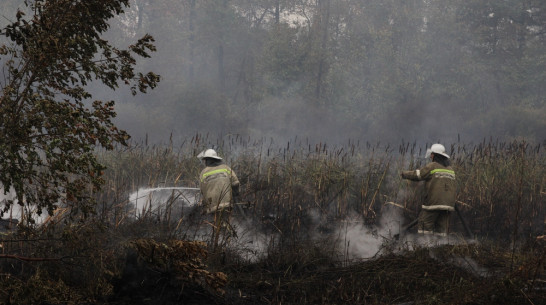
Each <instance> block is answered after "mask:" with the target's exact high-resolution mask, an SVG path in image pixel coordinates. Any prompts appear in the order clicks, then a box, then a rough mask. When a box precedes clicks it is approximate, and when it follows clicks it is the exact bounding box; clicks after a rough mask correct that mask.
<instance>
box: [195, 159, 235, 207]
mask: <svg viewBox="0 0 546 305" xmlns="http://www.w3.org/2000/svg"><path fill="white" fill-rule="evenodd" d="M197 158H199V159H200V160H202V161H203V162H204V163H205V168H204V169H203V170H202V171H201V174H200V175H199V187H200V189H201V194H202V195H203V207H204V210H205V212H206V213H215V212H221V211H223V210H224V209H226V208H228V209H229V208H230V207H231V201H232V198H234V197H235V198H236V197H238V196H239V179H237V175H236V174H235V172H234V171H233V170H232V169H231V168H230V167H229V166H227V165H226V164H225V163H224V162H223V160H222V158H220V157H219V156H218V154H217V153H216V151H215V150H214V149H207V150H205V151H203V152H201V153H200V154H199V155H197Z"/></svg>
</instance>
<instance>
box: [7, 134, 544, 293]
mask: <svg viewBox="0 0 546 305" xmlns="http://www.w3.org/2000/svg"><path fill="white" fill-rule="evenodd" d="M211 146H215V148H217V150H218V151H219V152H220V154H221V155H222V156H224V157H225V159H226V161H227V163H228V164H230V165H231V166H232V167H233V168H234V170H235V171H236V173H237V175H238V176H239V179H240V180H241V183H242V189H241V193H242V196H241V197H242V198H241V199H242V201H244V202H247V205H246V206H245V209H244V216H242V215H241V214H237V213H238V212H237V211H236V210H234V211H233V215H232V220H231V225H232V227H231V228H230V229H227V230H224V231H222V233H221V234H222V236H221V238H219V239H218V240H217V241H216V242H215V244H213V241H211V240H212V239H210V237H211V235H210V232H211V231H212V230H211V229H210V226H207V225H205V226H204V228H203V229H196V226H197V225H198V224H203V223H204V222H206V221H207V219H204V218H203V216H202V215H201V214H199V213H196V212H195V211H192V210H182V211H178V210H177V211H176V212H174V211H170V210H169V209H164V210H162V212H161V215H155V216H154V217H142V218H138V217H137V218H135V217H134V213H133V214H132V212H131V202H130V201H129V200H128V198H129V194H130V193H131V192H134V191H135V190H136V189H138V188H140V187H159V186H184V187H197V179H196V177H197V176H198V173H199V171H200V169H201V165H200V164H199V162H198V160H197V159H196V158H195V156H196V155H197V153H198V152H199V151H200V150H202V149H204V148H207V147H211ZM424 146H425V145H424ZM425 149H426V146H425V147H423V148H420V147H418V145H416V144H415V143H403V144H400V145H399V146H396V147H391V146H388V145H381V144H380V143H376V144H372V143H360V142H352V141H349V142H348V143H347V144H346V145H342V146H339V147H329V146H328V145H327V144H324V143H309V142H307V141H305V140H298V139H294V140H293V141H290V142H288V143H283V144H278V143H274V141H273V140H271V139H267V140H266V139H260V140H252V139H249V138H241V137H238V136H227V137H224V138H222V139H221V140H214V141H213V140H211V139H209V138H207V136H202V135H196V136H195V137H193V138H192V139H188V141H187V142H185V143H183V144H182V145H181V146H179V147H176V148H175V147H173V146H172V145H164V146H153V147H150V146H148V145H145V144H134V145H132V146H131V147H129V148H124V149H120V150H116V151H114V152H99V154H100V156H101V158H102V160H103V161H104V162H105V164H107V165H108V168H109V169H108V171H107V172H106V173H105V181H106V183H105V187H104V188H103V190H102V191H101V192H99V193H94V194H91V196H92V197H93V198H94V199H95V200H96V202H97V210H96V213H95V215H93V216H92V217H89V218H86V219H82V218H80V217H79V216H78V214H77V211H69V212H67V213H63V214H58V215H57V216H55V217H52V218H51V219H50V220H48V222H47V223H46V224H43V225H41V226H30V225H28V226H27V225H24V224H21V225H20V226H19V227H17V228H16V229H14V230H11V231H6V232H4V233H3V235H2V237H1V240H0V242H1V246H2V247H1V251H2V255H1V258H0V267H1V269H0V303H1V304H180V303H182V304H544V303H546V298H545V295H546V274H545V272H544V263H545V260H546V258H545V251H544V250H545V243H546V241H544V240H543V239H541V238H540V236H542V235H544V234H545V232H544V225H545V223H544V222H545V220H546V218H545V217H546V205H545V204H544V202H545V196H546V190H545V189H544V187H545V185H546V171H545V170H544V168H545V165H546V164H545V163H546V157H545V155H544V152H543V149H542V147H541V145H539V144H529V143H526V142H525V141H513V142H499V141H493V140H489V141H485V140H484V141H483V142H482V143H476V144H462V143H455V144H453V145H451V146H448V153H450V154H451V155H452V163H453V166H454V168H455V171H456V173H457V177H458V183H459V191H458V206H459V209H460V211H461V213H462V216H463V219H465V220H466V222H467V224H468V226H469V227H470V229H471V231H472V234H473V236H471V237H468V236H467V237H463V236H464V234H465V230H464V228H463V223H462V221H461V219H460V218H458V217H456V216H452V218H451V230H452V233H453V234H452V237H450V239H449V240H450V241H449V242H444V241H442V242H438V241H436V242H434V241H429V242H426V243H423V242H416V239H411V238H410V239H401V240H398V241H396V240H394V239H393V238H392V237H393V235H394V233H397V230H399V229H400V228H401V227H403V225H405V224H407V223H408V222H409V221H411V220H412V219H413V218H415V217H416V215H417V213H418V211H419V206H420V204H419V202H420V200H421V196H422V194H421V191H420V189H421V186H420V185H419V184H415V183H408V182H407V181H404V180H401V179H400V177H399V172H400V171H401V170H405V169H414V168H418V167H419V166H421V165H424V163H425V162H426V160H425V159H424V158H423V157H424V154H425V153H424V151H425ZM169 206H170V205H169ZM392 209H395V210H396V213H395V214H396V216H392V215H391V216H389V217H392V218H395V219H394V221H395V223H398V226H394V227H389V229H388V230H387V229H385V227H384V226H383V225H382V222H383V218H384V217H386V216H387V214H389V215H390V214H391V212H390V211H392ZM393 215H394V214H393ZM348 224H351V225H354V226H353V227H356V228H358V229H359V231H357V232H356V233H357V234H359V235H360V237H362V236H365V237H366V239H364V240H366V241H368V240H374V241H375V243H370V244H369V245H368V244H361V245H355V243H356V242H357V241H359V242H360V243H362V239H354V238H350V236H349V234H348V233H347V232H348V231H347V230H345V231H344V230H342V229H340V228H343V227H344V226H345V227H347V226H348ZM408 236H410V237H411V236H414V235H412V233H411V232H409V233H408ZM355 247H356V248H363V249H364V250H369V251H371V252H369V253H372V255H363V256H358V255H354V253H353V254H350V251H349V250H350V249H355Z"/></svg>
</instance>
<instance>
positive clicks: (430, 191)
mask: <svg viewBox="0 0 546 305" xmlns="http://www.w3.org/2000/svg"><path fill="white" fill-rule="evenodd" d="M402 178H405V179H409V180H414V181H422V180H424V181H425V200H424V204H423V207H422V208H423V209H424V210H444V211H445V210H447V211H454V210H455V209H454V207H455V200H456V188H457V185H456V182H455V171H453V168H451V166H448V167H445V166H443V165H441V164H440V163H437V162H431V163H428V164H427V165H425V166H424V167H422V168H420V169H417V170H414V171H404V172H402Z"/></svg>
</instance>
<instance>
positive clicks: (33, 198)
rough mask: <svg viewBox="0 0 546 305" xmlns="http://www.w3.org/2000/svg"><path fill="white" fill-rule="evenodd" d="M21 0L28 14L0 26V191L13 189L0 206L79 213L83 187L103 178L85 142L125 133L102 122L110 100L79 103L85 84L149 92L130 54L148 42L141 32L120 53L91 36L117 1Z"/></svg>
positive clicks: (85, 96)
mask: <svg viewBox="0 0 546 305" xmlns="http://www.w3.org/2000/svg"><path fill="white" fill-rule="evenodd" d="M29 3H30V5H29V7H30V13H31V14H30V16H29V17H28V18H27V17H26V13H28V12H27V11H23V10H19V11H18V12H17V15H16V20H15V21H14V22H12V23H11V24H9V25H7V26H6V27H5V28H4V29H2V31H1V34H2V36H5V38H6V40H7V42H6V44H4V45H2V46H1V47H0V55H1V56H2V59H3V61H2V62H3V64H4V69H3V78H2V79H3V81H2V82H1V83H0V85H1V88H2V95H1V97H0V106H1V107H0V152H1V154H2V155H1V158H0V162H1V163H0V182H1V183H2V186H3V190H4V194H6V193H7V192H9V191H10V189H13V190H14V192H15V194H16V200H12V199H10V200H7V201H6V202H5V206H4V209H3V212H6V211H7V210H8V209H9V208H10V206H12V205H14V204H15V203H16V202H17V203H18V204H20V205H23V204H24V203H25V204H30V205H36V207H37V211H38V212H37V213H38V214H41V212H42V208H44V209H46V210H47V212H48V213H49V214H50V215H51V214H52V213H53V211H54V210H55V209H56V208H57V207H58V206H59V205H60V204H67V205H69V206H72V207H74V210H73V211H78V210H80V211H81V212H83V213H88V212H89V211H91V209H92V204H91V202H90V201H89V200H87V199H88V198H89V191H90V189H97V188H99V187H100V185H101V184H102V183H103V179H102V173H103V171H104V166H103V165H101V164H100V163H99V162H97V159H96V157H95V155H94V148H95V147H96V146H102V147H104V148H106V149H112V148H113V147H114V144H116V143H121V144H125V143H126V140H127V138H128V135H127V133H126V132H125V131H123V130H119V129H118V128H117V127H116V126H115V125H114V123H113V122H112V119H113V118H114V117H115V116H116V113H115V110H114V102H113V101H106V102H103V101H94V102H93V103H92V106H91V107H90V108H88V107H87V106H86V103H87V102H88V101H89V100H90V99H91V98H92V95H91V94H90V93H89V92H88V91H87V90H86V86H87V85H88V84H90V83H91V82H93V81H99V82H102V83H103V84H104V85H106V86H108V87H110V88H112V89H116V88H118V86H119V84H120V83H121V84H127V85H130V86H131V90H132V92H133V94H136V92H137V91H141V92H146V90H147V89H148V88H154V87H155V86H156V84H157V82H158V80H159V78H158V76H157V75H155V74H153V73H151V72H150V73H148V74H146V75H144V74H142V73H137V72H136V71H135V70H134V65H135V58H134V56H135V55H138V56H142V57H149V52H150V51H154V50H155V47H154V45H153V44H152V43H153V41H154V40H153V38H152V37H151V36H149V35H145V36H144V37H143V38H141V39H139V40H138V41H137V42H136V43H135V44H134V45H131V46H129V47H128V49H127V50H124V49H118V48H116V47H114V46H113V45H111V44H110V43H109V42H108V41H107V40H104V39H102V38H101V34H103V33H104V32H105V31H106V30H108V28H109V24H108V20H110V19H111V18H113V17H114V16H116V15H118V14H121V13H123V9H124V7H125V6H127V5H128V1H127V0H118V1H106V2H105V1H71V0H52V1H42V0H37V1H32V2H29ZM27 216H28V217H29V219H31V217H30V216H31V215H27Z"/></svg>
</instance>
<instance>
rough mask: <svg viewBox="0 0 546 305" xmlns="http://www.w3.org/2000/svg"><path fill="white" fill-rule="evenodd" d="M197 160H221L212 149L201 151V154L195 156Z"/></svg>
mask: <svg viewBox="0 0 546 305" xmlns="http://www.w3.org/2000/svg"><path fill="white" fill-rule="evenodd" d="M197 158H198V159H199V160H203V159H205V158H212V159H216V160H222V158H220V157H218V154H217V153H216V150H214V149H210V148H209V149H207V150H204V151H202V152H201V153H199V154H198V155H197Z"/></svg>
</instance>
